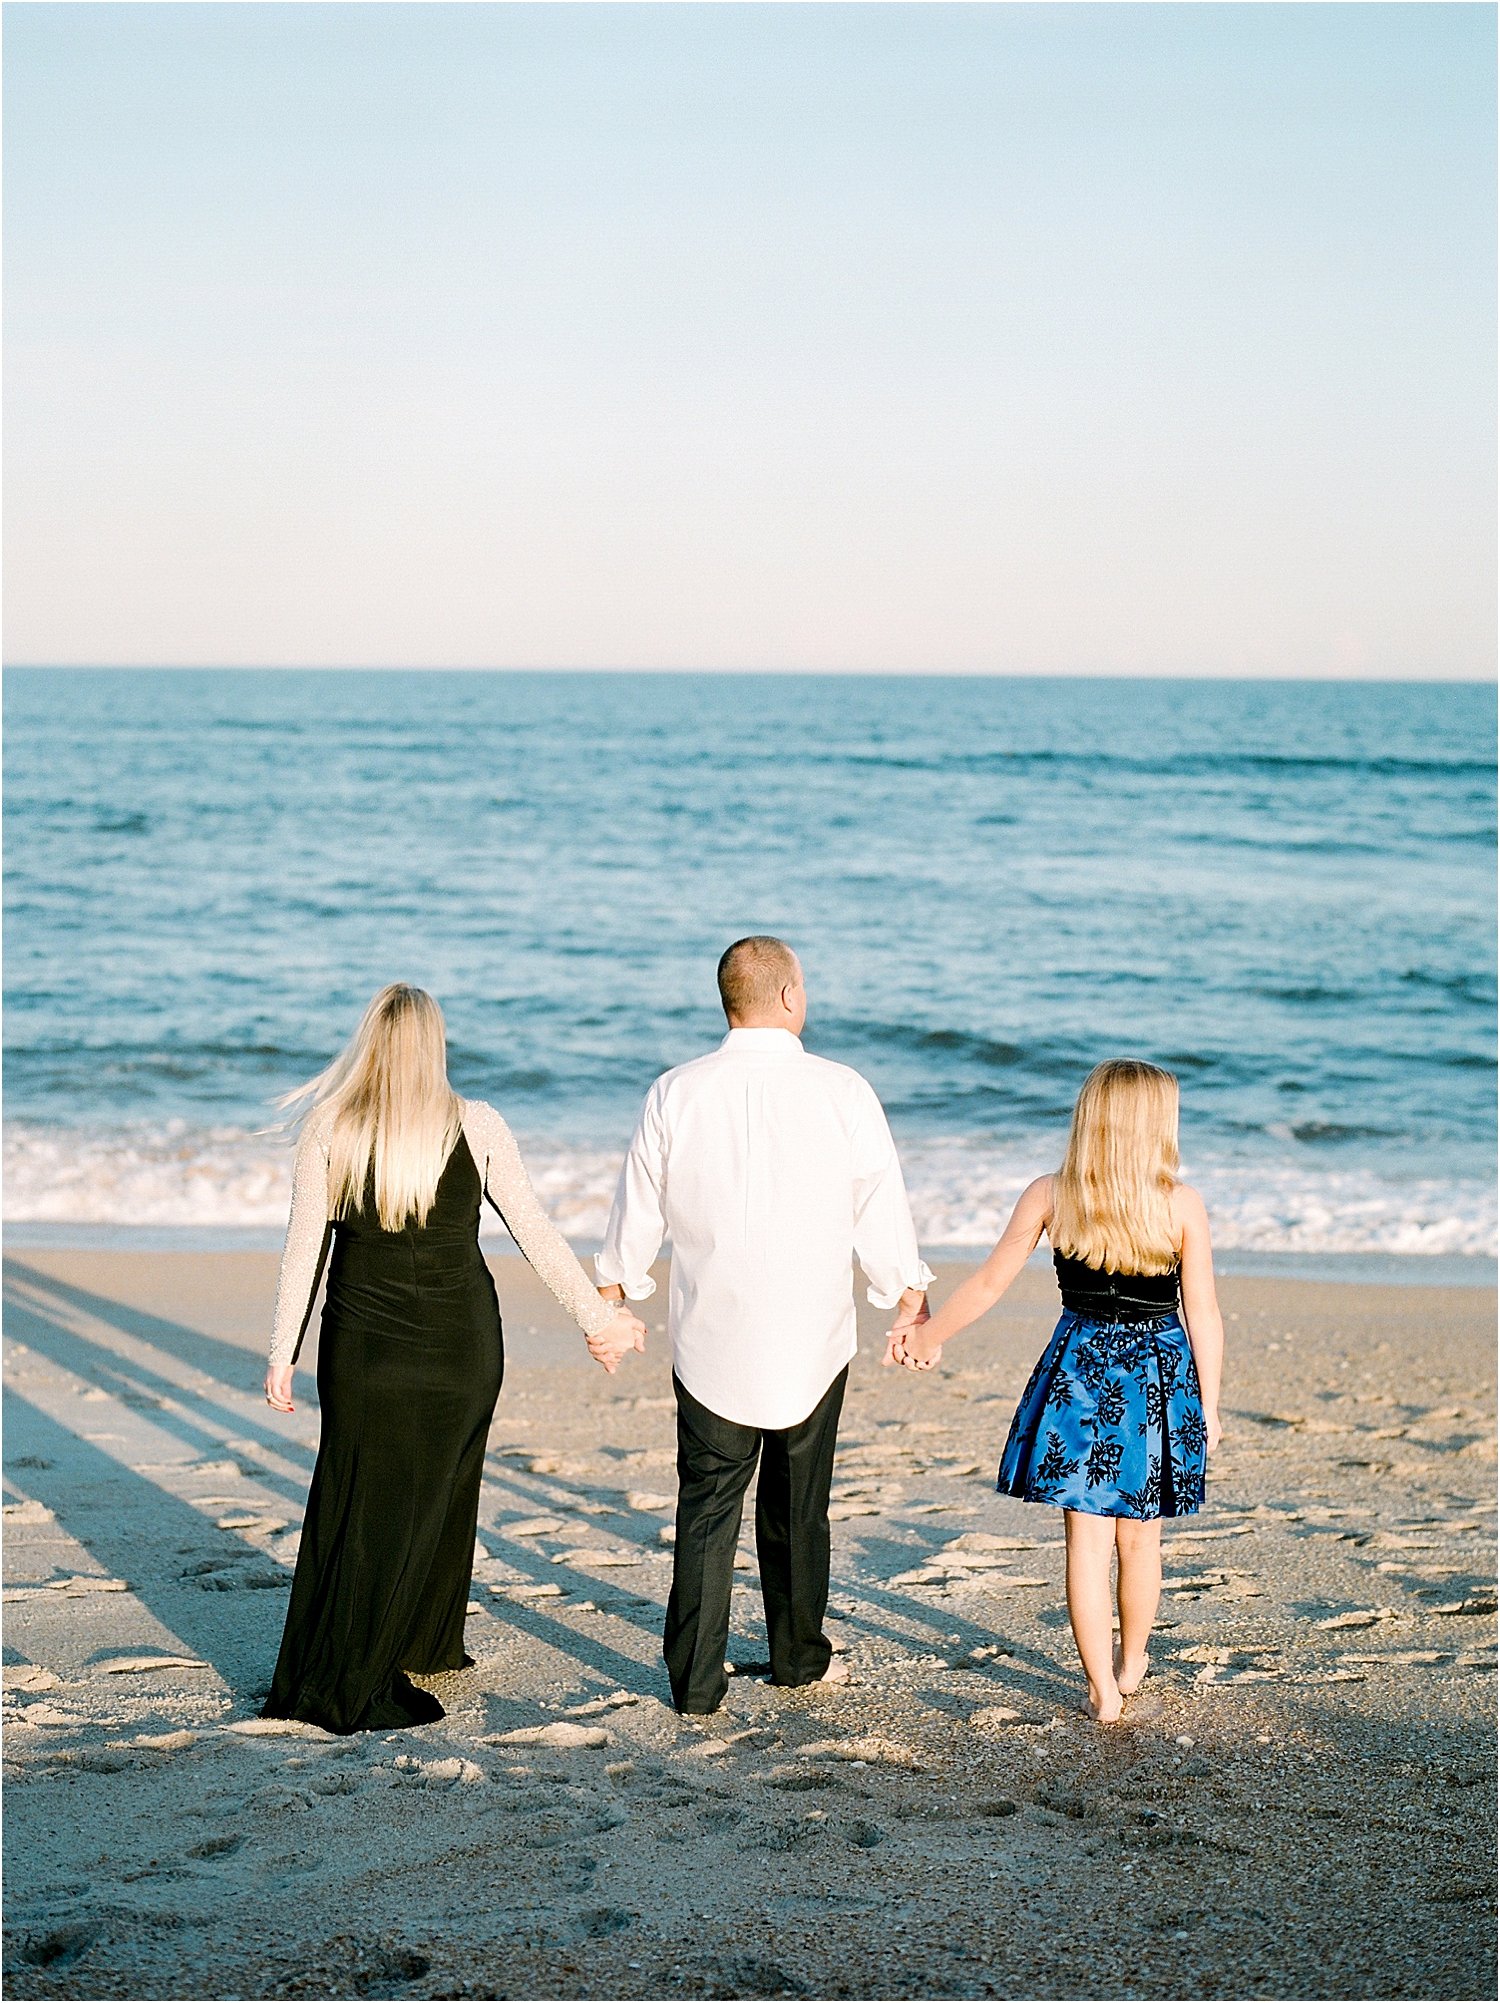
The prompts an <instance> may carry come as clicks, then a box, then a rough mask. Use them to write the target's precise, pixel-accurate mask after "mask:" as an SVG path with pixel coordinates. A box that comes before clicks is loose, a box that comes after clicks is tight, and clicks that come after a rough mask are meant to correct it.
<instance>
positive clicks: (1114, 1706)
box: [1087, 1683, 1125, 1725]
mask: <svg viewBox="0 0 1500 2003" xmlns="http://www.w3.org/2000/svg"><path fill="white" fill-rule="evenodd" d="M1087 1709H1088V1714H1089V1716H1090V1717H1091V1718H1092V1719H1093V1721H1094V1723H1095V1724H1096V1725H1114V1724H1118V1722H1119V1719H1120V1713H1121V1712H1122V1711H1123V1710H1124V1709H1125V1700H1124V1698H1123V1697H1122V1696H1121V1695H1120V1692H1119V1690H1118V1689H1117V1688H1116V1686H1115V1685H1114V1684H1113V1683H1112V1684H1110V1686H1109V1688H1108V1689H1107V1690H1096V1689H1095V1688H1094V1686H1093V1684H1092V1683H1091V1684H1090V1685H1089V1701H1088V1706H1087Z"/></svg>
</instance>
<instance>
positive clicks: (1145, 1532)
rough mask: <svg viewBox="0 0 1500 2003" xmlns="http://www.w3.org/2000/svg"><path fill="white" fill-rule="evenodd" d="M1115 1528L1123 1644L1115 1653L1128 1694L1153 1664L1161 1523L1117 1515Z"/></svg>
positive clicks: (1117, 1679) (1123, 1690) (1119, 1681)
mask: <svg viewBox="0 0 1500 2003" xmlns="http://www.w3.org/2000/svg"><path fill="white" fill-rule="evenodd" d="M1114 1532H1115V1549H1116V1551H1117V1552H1118V1554H1119V1561H1120V1573H1119V1582H1118V1585H1117V1587H1116V1591H1117V1593H1118V1595H1119V1601H1120V1645H1119V1647H1118V1648H1117V1649H1116V1650H1115V1657H1114V1666H1115V1683H1116V1685H1117V1687H1118V1689H1119V1691H1120V1694H1121V1696H1123V1697H1128V1696H1129V1695H1130V1694H1131V1692H1132V1691H1134V1690H1138V1689H1139V1688H1140V1687H1141V1683H1142V1680H1143V1679H1144V1677H1145V1674H1146V1670H1147V1668H1148V1667H1149V1663H1148V1660H1147V1645H1148V1643H1149V1642H1150V1640H1151V1630H1152V1628H1153V1627H1154V1626H1155V1625H1156V1609H1157V1607H1158V1606H1159V1604H1160V1602H1161V1524H1160V1523H1159V1522H1141V1521H1140V1520H1138V1519H1137V1518H1135V1517H1132V1516H1117V1517H1116V1518H1115V1520H1114Z"/></svg>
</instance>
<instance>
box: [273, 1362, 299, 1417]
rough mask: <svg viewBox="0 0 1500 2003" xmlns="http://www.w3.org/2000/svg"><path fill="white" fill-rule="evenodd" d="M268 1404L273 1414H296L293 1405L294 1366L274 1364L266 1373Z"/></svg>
mask: <svg viewBox="0 0 1500 2003" xmlns="http://www.w3.org/2000/svg"><path fill="white" fill-rule="evenodd" d="M266 1403H267V1404H268V1405H269V1406H270V1407H271V1410H272V1411H273V1412H295V1411H296V1409H297V1408H296V1406H295V1405H294V1404H293V1403H292V1366H291V1364H290V1363H273V1364H272V1365H271V1367H270V1369H269V1370H268V1371H267V1372H266Z"/></svg>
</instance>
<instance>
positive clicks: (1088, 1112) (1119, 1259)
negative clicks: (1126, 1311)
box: [1047, 1057, 1182, 1273]
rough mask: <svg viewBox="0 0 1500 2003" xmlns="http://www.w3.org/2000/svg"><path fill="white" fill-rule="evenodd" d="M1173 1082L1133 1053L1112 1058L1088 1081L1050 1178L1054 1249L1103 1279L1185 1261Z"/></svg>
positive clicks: (1157, 1270) (1167, 1073)
mask: <svg viewBox="0 0 1500 2003" xmlns="http://www.w3.org/2000/svg"><path fill="white" fill-rule="evenodd" d="M1177 1167H1178V1157H1177V1080H1176V1079H1175V1078H1174V1077H1173V1076H1172V1074H1171V1072H1170V1071H1163V1070H1161V1069H1159V1067H1158V1066H1157V1065H1155V1064H1145V1063H1143V1062H1142V1061H1141V1060H1140V1059H1139V1058H1135V1057H1111V1058H1109V1059H1108V1060H1107V1061H1106V1062H1105V1063H1103V1064H1099V1065H1096V1066H1095V1067H1094V1069H1093V1070H1092V1071H1091V1072H1090V1073H1089V1075H1088V1077H1087V1078H1085V1079H1084V1081H1083V1090H1082V1091H1081V1092H1080V1093H1079V1094H1078V1103H1077V1104H1076V1105H1075V1106H1074V1108H1073V1124H1072V1126H1071V1128H1070V1129H1069V1131H1068V1149H1067V1153H1066V1154H1065V1155H1064V1156H1063V1164H1062V1167H1061V1168H1060V1169H1059V1170H1058V1171H1057V1174H1056V1175H1055V1176H1054V1177H1053V1178H1052V1218H1051V1222H1050V1223H1049V1224H1048V1226H1047V1236H1048V1237H1049V1238H1050V1239H1051V1241H1052V1247H1053V1250H1054V1251H1057V1252H1061V1253H1062V1254H1063V1256H1064V1257H1065V1258H1069V1259H1081V1260H1082V1261H1083V1263H1084V1264H1085V1265H1086V1266H1093V1267H1095V1268H1096V1269H1097V1268H1100V1267H1102V1268H1103V1270H1104V1271H1105V1272H1106V1273H1167V1272H1170V1271H1171V1269H1172V1268H1173V1266H1175V1265H1176V1264H1177V1261H1178V1259H1179V1258H1180V1257H1181V1255H1182V1239H1181V1233H1180V1232H1179V1231H1178V1229H1177V1227H1176V1226H1175V1225H1174V1223H1173V1221H1172V1191H1173V1190H1174V1189H1175V1188H1176V1186H1177Z"/></svg>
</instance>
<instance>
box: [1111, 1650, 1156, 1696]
mask: <svg viewBox="0 0 1500 2003" xmlns="http://www.w3.org/2000/svg"><path fill="white" fill-rule="evenodd" d="M1150 1667H1151V1657H1150V1655H1149V1654H1148V1652H1147V1651H1146V1650H1145V1649H1144V1648H1143V1649H1142V1650H1141V1652H1140V1655H1139V1656H1137V1657H1135V1658H1133V1659H1132V1660H1131V1661H1129V1662H1127V1661H1126V1660H1125V1655H1124V1651H1123V1650H1122V1649H1121V1647H1120V1644H1119V1643H1118V1642H1116V1643H1115V1688H1116V1689H1117V1690H1118V1691H1119V1693H1120V1695H1121V1696H1122V1697H1133V1696H1134V1695H1135V1693H1136V1691H1137V1690H1139V1689H1140V1687H1141V1685H1142V1684H1143V1683H1144V1682H1145V1680H1146V1672H1147V1671H1148V1670H1149V1669H1150Z"/></svg>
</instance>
